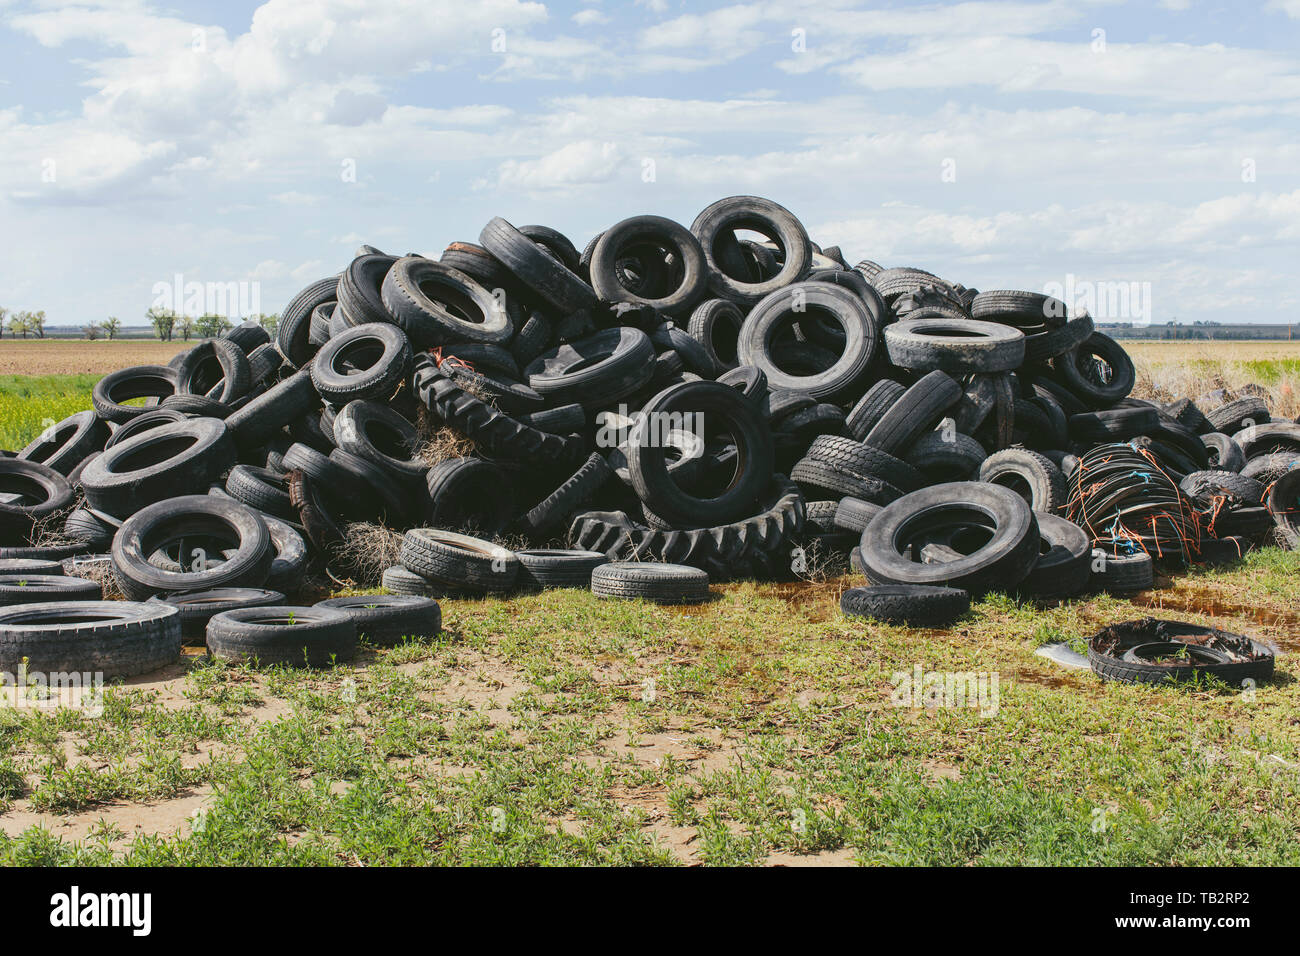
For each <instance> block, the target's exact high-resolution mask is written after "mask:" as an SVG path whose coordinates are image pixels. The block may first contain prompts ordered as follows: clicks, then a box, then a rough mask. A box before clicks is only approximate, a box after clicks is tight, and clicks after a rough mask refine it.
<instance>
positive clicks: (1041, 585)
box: [1020, 512, 1092, 598]
mask: <svg viewBox="0 0 1300 956" xmlns="http://www.w3.org/2000/svg"><path fill="white" fill-rule="evenodd" d="M1036 517H1037V519H1038V532H1039V534H1040V535H1042V539H1043V540H1042V545H1041V546H1040V548H1039V551H1040V553H1039V555H1038V563H1037V564H1035V565H1034V568H1033V570H1032V571H1030V572H1029V574H1028V576H1026V578H1025V579H1024V580H1023V581H1021V582H1020V590H1021V592H1022V593H1025V594H1032V595H1034V596H1035V597H1042V598H1065V597H1074V596H1075V595H1076V594H1082V593H1083V592H1084V591H1086V590H1087V589H1088V581H1089V579H1090V578H1091V577H1092V542H1091V540H1090V539H1089V537H1088V533H1087V532H1086V531H1084V530H1083V529H1082V528H1080V527H1079V526H1078V525H1077V524H1075V523H1074V522H1073V521H1069V520H1067V519H1065V518H1062V517H1059V516H1057V515H1052V514H1044V513H1041V512H1040V513H1039V514H1038V515H1037V516H1036Z"/></svg>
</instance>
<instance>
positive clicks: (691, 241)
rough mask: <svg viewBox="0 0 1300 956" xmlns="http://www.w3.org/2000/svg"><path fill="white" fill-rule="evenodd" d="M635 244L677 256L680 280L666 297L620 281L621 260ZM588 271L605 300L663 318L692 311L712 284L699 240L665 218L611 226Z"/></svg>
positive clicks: (642, 218)
mask: <svg viewBox="0 0 1300 956" xmlns="http://www.w3.org/2000/svg"><path fill="white" fill-rule="evenodd" d="M635 245H651V246H656V247H659V248H662V249H663V250H665V251H667V252H668V253H670V254H671V255H672V256H673V257H674V260H675V262H674V264H675V266H676V269H677V271H678V278H677V280H676V282H675V283H670V285H672V288H671V289H670V290H669V291H668V292H667V294H665V295H662V296H657V297H651V296H648V295H639V294H638V292H637V291H635V290H632V289H629V288H628V287H627V286H625V285H624V284H623V283H622V282H621V281H620V278H619V272H618V269H617V268H616V266H617V264H618V260H619V258H620V256H621V255H622V254H623V253H624V251H625V250H627V249H628V248H630V247H632V246H635ZM588 269H589V275H590V277H591V286H592V288H593V289H594V290H595V292H596V295H597V296H599V297H600V298H601V300H602V301H604V302H632V303H637V304H641V305H648V306H650V307H652V308H654V309H656V310H657V311H659V312H662V313H663V314H664V315H682V314H683V313H688V312H690V310H691V309H692V308H693V307H694V305H695V303H696V302H698V301H699V299H700V297H701V296H703V295H704V293H705V291H706V289H707V288H708V283H709V273H708V266H707V265H706V263H705V260H704V250H703V249H701V248H700V243H699V240H698V239H696V238H695V236H694V235H692V234H691V232H690V231H689V230H687V229H686V228H685V227H684V226H681V225H679V224H678V223H675V222H673V221H672V220H671V219H665V218H663V217H662V216H633V217H632V218H630V219H624V220H623V221H622V222H619V223H616V224H614V225H613V226H610V227H609V228H608V229H606V230H605V231H604V232H603V233H602V234H601V237H600V241H599V242H597V243H596V248H595V250H594V251H593V253H592V256H591V262H590V264H589V267H588ZM656 291H658V290H656Z"/></svg>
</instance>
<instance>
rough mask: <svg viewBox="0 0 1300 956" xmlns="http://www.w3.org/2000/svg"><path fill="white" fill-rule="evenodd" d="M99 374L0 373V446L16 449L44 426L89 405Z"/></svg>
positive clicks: (25, 443)
mask: <svg viewBox="0 0 1300 956" xmlns="http://www.w3.org/2000/svg"><path fill="white" fill-rule="evenodd" d="M102 377H103V376H101V375H41V376H33V375H0V448H9V449H12V450H14V451H20V450H21V449H22V448H23V447H24V446H26V445H27V444H28V443H29V442H31V441H32V440H34V439H35V438H36V437H37V436H38V435H39V434H40V433H41V432H42V431H44V430H45V429H46V428H47V427H49V426H50V425H52V424H54V423H55V422H57V421H60V420H61V419H64V418H67V417H68V416H69V415H72V414H74V413H76V412H79V411H82V410H83V409H87V408H90V390H91V389H92V388H94V386H95V383H96V382H97V381H99V380H100V378H102Z"/></svg>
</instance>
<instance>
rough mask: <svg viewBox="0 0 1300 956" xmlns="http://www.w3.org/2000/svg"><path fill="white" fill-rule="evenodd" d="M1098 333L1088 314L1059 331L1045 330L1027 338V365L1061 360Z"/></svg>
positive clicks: (1027, 335) (1031, 334)
mask: <svg viewBox="0 0 1300 956" xmlns="http://www.w3.org/2000/svg"><path fill="white" fill-rule="evenodd" d="M1095 331H1096V326H1095V325H1093V321H1092V316H1090V315H1088V314H1087V313H1086V312H1085V313H1083V314H1082V315H1077V316H1075V317H1074V318H1072V319H1070V320H1069V321H1068V322H1066V323H1065V325H1063V326H1061V327H1060V328H1059V329H1044V330H1042V331H1041V332H1032V333H1029V334H1026V336H1025V364H1026V365H1030V364H1038V363H1040V362H1047V361H1049V360H1051V359H1055V358H1059V357H1060V356H1062V355H1065V354H1067V353H1068V352H1071V351H1073V350H1074V349H1076V348H1078V347H1079V346H1080V345H1082V344H1083V343H1084V342H1086V341H1088V337H1089V336H1090V335H1092V333H1093V332H1095Z"/></svg>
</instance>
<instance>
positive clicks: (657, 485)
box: [628, 381, 774, 528]
mask: <svg viewBox="0 0 1300 956" xmlns="http://www.w3.org/2000/svg"><path fill="white" fill-rule="evenodd" d="M686 413H691V414H694V415H702V416H704V418H705V420H706V421H708V422H709V423H710V427H712V428H715V429H719V430H726V431H729V432H730V433H731V436H732V440H733V442H734V443H735V445H736V447H737V450H738V461H737V466H736V473H735V475H734V476H733V477H732V480H731V482H730V485H729V486H728V487H727V488H726V489H725V490H723V491H722V492H721V493H720V494H718V495H716V496H710V497H696V496H695V495H694V494H692V493H691V492H689V491H687V490H684V489H682V488H681V487H680V486H679V485H678V484H677V483H676V481H674V480H673V478H672V476H671V475H670V474H669V472H668V460H667V457H666V453H667V449H666V448H665V447H663V446H662V445H661V444H660V443H658V442H655V441H653V435H652V430H653V428H654V427H655V426H654V424H653V423H655V422H659V421H667V420H671V418H672V416H677V415H684V414H686ZM630 441H631V446H630V450H629V453H628V471H629V473H630V474H631V477H632V486H633V487H634V488H635V489H636V493H637V497H639V498H640V499H641V500H642V502H644V503H645V505H646V507H648V508H650V509H651V510H652V511H653V512H654V513H655V514H657V515H659V516H660V517H661V518H663V519H664V520H666V521H668V522H670V523H671V524H673V525H676V526H679V527H685V528H701V527H706V526H709V525H714V524H719V523H726V522H730V521H734V520H736V519H738V518H742V517H744V516H745V515H749V514H753V508H754V505H755V504H756V503H757V501H758V499H759V497H760V496H761V495H762V493H763V490H764V489H765V488H766V487H767V484H768V482H769V481H770V480H771V476H772V466H773V461H774V458H773V455H774V452H773V446H772V433H771V431H770V430H769V429H768V427H767V423H766V422H765V421H763V419H762V412H761V410H760V409H759V407H758V406H756V404H755V403H754V402H753V401H751V400H749V399H747V398H745V397H744V396H743V395H741V394H739V393H738V392H737V391H736V390H735V389H733V388H731V387H729V386H727V385H723V384H721V383H719V382H706V381H700V382H687V383H685V384H682V385H675V386H672V387H670V388H666V389H664V390H663V391H662V392H660V393H659V394H658V395H656V396H655V397H654V398H652V399H651V400H650V401H649V402H648V403H647V404H646V405H645V407H644V408H643V409H642V417H641V419H639V421H638V423H637V425H636V427H635V428H634V429H633V432H632V436H631V439H630Z"/></svg>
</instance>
